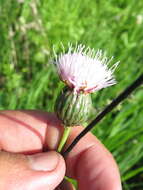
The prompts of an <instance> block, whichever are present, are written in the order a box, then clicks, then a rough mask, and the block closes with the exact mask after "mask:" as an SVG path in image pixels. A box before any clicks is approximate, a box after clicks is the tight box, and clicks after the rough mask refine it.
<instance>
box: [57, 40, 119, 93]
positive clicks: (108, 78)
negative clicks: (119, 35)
mask: <svg viewBox="0 0 143 190" xmlns="http://www.w3.org/2000/svg"><path fill="white" fill-rule="evenodd" d="M111 60H112V58H111V59H108V58H107V57H106V56H105V55H104V54H103V53H102V51H101V50H98V51H97V52H95V50H94V49H90V48H89V47H88V48H85V45H81V44H80V45H78V46H76V47H75V48H73V47H72V45H69V50H68V52H67V53H62V54H61V55H60V56H59V57H58V58H57V56H56V65H57V69H58V74H59V76H60V78H61V80H62V81H63V82H65V83H66V84H67V85H68V86H69V87H70V88H72V89H73V90H74V93H79V92H84V93H92V92H95V91H97V90H100V89H102V88H105V87H108V86H111V85H114V84H115V83H116V80H115V78H114V76H113V72H114V70H115V68H116V67H117V65H118V62H117V63H115V64H114V65H113V66H112V67H111V68H108V65H109V63H110V61H111Z"/></svg>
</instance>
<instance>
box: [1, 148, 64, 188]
mask: <svg viewBox="0 0 143 190" xmlns="http://www.w3.org/2000/svg"><path fill="white" fill-rule="evenodd" d="M64 175H65V162H64V159H63V158H62V156H61V155H60V154H58V153H57V152H54V151H50V152H47V153H38V154H35V155H31V156H24V155H22V154H14V153H7V152H0V189H3V190H8V189H11V190H26V189H28V190H41V189H42V190H53V189H55V188H56V187H57V186H58V185H59V183H60V182H61V181H62V180H63V177H64Z"/></svg>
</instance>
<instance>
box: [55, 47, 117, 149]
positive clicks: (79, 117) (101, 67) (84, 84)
mask: <svg viewBox="0 0 143 190" xmlns="http://www.w3.org/2000/svg"><path fill="white" fill-rule="evenodd" d="M111 60H112V58H111V59H108V58H107V57H106V55H105V54H103V53H102V51H101V50H98V51H97V52H96V51H95V50H94V49H91V48H89V47H87V48H86V47H85V45H81V44H80V45H77V46H76V47H75V48H74V47H73V46H72V45H71V44H70V45H69V49H68V52H67V53H65V52H64V53H61V54H60V55H59V56H57V55H56V62H55V63H56V66H57V71H58V74H59V77H60V79H61V80H62V81H63V82H64V83H65V84H66V86H65V87H64V89H62V91H61V92H60V94H59V96H58V97H57V100H56V104H55V111H56V113H57V117H58V118H59V119H60V120H61V122H62V124H63V126H64V133H63V136H62V138H61V141H60V144H59V147H58V152H61V150H62V148H63V146H64V144H65V142H66V140H67V138H68V135H69V133H70V129H71V127H73V126H79V125H82V124H83V123H85V122H86V121H87V119H88V116H89V114H90V111H91V108H92V101H91V93H93V92H95V91H98V90H100V89H102V88H106V87H108V86H111V85H114V84H116V80H115V78H114V75H113V72H114V70H115V69H116V67H117V65H118V62H117V63H115V64H114V65H113V66H112V67H111V68H109V63H110V62H111Z"/></svg>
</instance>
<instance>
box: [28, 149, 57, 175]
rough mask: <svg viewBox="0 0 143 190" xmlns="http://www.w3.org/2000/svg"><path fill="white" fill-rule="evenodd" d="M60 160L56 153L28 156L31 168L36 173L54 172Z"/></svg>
mask: <svg viewBox="0 0 143 190" xmlns="http://www.w3.org/2000/svg"><path fill="white" fill-rule="evenodd" d="M59 158H60V156H59V154H58V153H57V152H54V151H51V152H47V153H38V154H35V155H32V156H28V159H29V165H30V168H31V169H32V170H35V171H52V170H54V169H55V168H56V167H57V165H58V162H59Z"/></svg>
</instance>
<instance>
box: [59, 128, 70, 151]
mask: <svg viewBox="0 0 143 190" xmlns="http://www.w3.org/2000/svg"><path fill="white" fill-rule="evenodd" d="M70 131H71V127H64V133H63V136H62V138H61V140H60V144H59V146H58V152H61V151H62V149H63V147H64V145H65V143H66V141H67V138H68V136H69V134H70Z"/></svg>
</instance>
